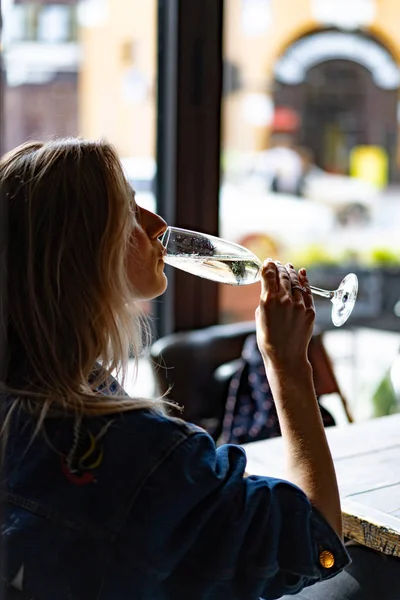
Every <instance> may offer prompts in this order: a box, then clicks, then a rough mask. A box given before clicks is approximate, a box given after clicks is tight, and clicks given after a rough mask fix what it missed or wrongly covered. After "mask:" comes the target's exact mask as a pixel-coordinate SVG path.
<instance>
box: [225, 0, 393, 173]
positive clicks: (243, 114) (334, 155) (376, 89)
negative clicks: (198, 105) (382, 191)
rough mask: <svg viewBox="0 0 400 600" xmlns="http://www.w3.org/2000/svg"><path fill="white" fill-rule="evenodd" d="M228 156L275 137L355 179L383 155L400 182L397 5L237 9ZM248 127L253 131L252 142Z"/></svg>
mask: <svg viewBox="0 0 400 600" xmlns="http://www.w3.org/2000/svg"><path fill="white" fill-rule="evenodd" d="M226 5H227V11H226V28H225V29H226V37H225V39H226V56H227V58H228V59H229V62H230V63H231V65H234V67H235V73H236V86H234V87H233V88H232V89H231V93H230V95H229V96H227V97H226V102H225V118H224V132H225V145H226V148H227V149H230V148H234V149H235V150H236V151H237V150H239V149H240V150H241V151H243V152H246V151H252V150H256V149H258V150H260V149H264V148H266V147H268V145H269V143H270V136H271V133H273V132H278V133H281V132H286V133H290V134H291V135H292V137H293V143H294V144H295V145H297V146H302V147H305V148H307V149H308V151H309V152H310V153H311V154H312V155H313V156H314V160H315V162H316V163H317V164H319V166H321V167H323V168H325V169H327V170H329V171H332V172H339V173H340V172H341V173H346V172H348V171H349V168H350V163H351V151H352V149H353V148H355V147H358V146H373V147H376V146H377V147H379V148H381V149H382V148H383V149H384V150H385V152H386V153H388V154H389V156H390V160H389V175H390V177H391V178H392V179H393V178H396V177H397V156H398V128H399V123H398V119H399V85H400V73H399V64H400V37H399V35H398V27H397V23H398V22H399V19H400V3H399V2H398V0H351V1H350V2H349V1H346V0H229V2H227V3H226ZM243 121H246V123H247V124H248V127H247V135H246V136H243Z"/></svg>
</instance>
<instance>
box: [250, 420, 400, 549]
mask: <svg viewBox="0 0 400 600" xmlns="http://www.w3.org/2000/svg"><path fill="white" fill-rule="evenodd" d="M326 434H327V438H328V442H329V446H330V448H331V452H332V456H333V459H334V463H335V468H336V474H337V478H338V483H339V490H340V496H341V501H342V512H343V534H344V535H345V536H346V537H349V538H351V539H353V540H354V541H356V542H358V543H359V544H363V545H365V546H368V547H370V548H374V549H375V550H378V551H380V552H383V553H385V554H389V555H392V556H398V557H400V414H396V415H393V416H390V417H382V418H380V419H373V420H371V421H365V422H362V423H357V424H353V425H344V426H341V427H330V428H327V429H326ZM244 448H245V450H246V454H247V457H248V463H247V468H246V471H247V472H248V473H251V474H253V475H270V476H274V477H280V478H283V479H284V478H285V460H284V449H283V440H282V438H274V439H271V440H265V441H262V442H254V443H252V444H246V445H245V446H244Z"/></svg>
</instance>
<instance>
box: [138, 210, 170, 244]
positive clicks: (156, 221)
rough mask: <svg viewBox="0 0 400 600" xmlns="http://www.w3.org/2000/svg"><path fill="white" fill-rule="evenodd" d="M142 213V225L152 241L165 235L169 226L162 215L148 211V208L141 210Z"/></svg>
mask: <svg viewBox="0 0 400 600" xmlns="http://www.w3.org/2000/svg"><path fill="white" fill-rule="evenodd" d="M140 212H141V219H140V221H141V225H142V227H143V229H144V230H145V231H146V233H147V235H148V236H149V238H150V239H157V238H158V237H160V235H162V234H163V233H164V231H165V230H166V229H167V227H168V225H167V223H166V222H165V221H164V219H163V218H162V217H160V215H157V214H156V213H153V212H151V211H150V210H147V209H146V208H142V207H141V208H140Z"/></svg>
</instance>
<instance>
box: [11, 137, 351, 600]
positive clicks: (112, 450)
mask: <svg viewBox="0 0 400 600" xmlns="http://www.w3.org/2000/svg"><path fill="white" fill-rule="evenodd" d="M0 190H1V199H2V201H3V202H5V203H6V206H7V210H8V244H7V263H6V264H7V274H8V307H7V309H8V310H7V311H6V309H5V307H4V306H3V308H2V311H3V314H2V315H1V319H2V320H3V321H4V322H7V335H8V350H9V351H8V364H7V370H6V375H5V377H4V381H3V382H2V387H3V392H4V394H3V395H4V425H3V431H2V437H3V443H4V445H5V456H4V481H3V483H4V486H5V490H6V493H7V495H6V499H7V503H6V505H5V514H4V521H3V525H2V541H3V544H4V546H3V552H4V556H5V560H4V561H3V562H2V565H1V569H2V576H3V579H4V580H5V581H6V583H7V586H8V592H9V594H10V593H11V590H16V589H18V590H22V593H23V594H24V596H23V597H25V598H29V599H33V600H54V599H55V598H57V600H64V599H68V600H72V599H82V600H90V599H91V598H93V599H95V598H96V599H98V600H105V599H110V600H116V599H118V600H120V599H121V600H123V599H125V598H129V599H131V598H135V599H143V600H147V599H149V600H150V599H151V600H158V599H160V600H161V599H169V598H171V599H173V600H177V599H178V600H179V599H180V598H185V599H188V598H191V599H206V598H207V599H209V600H217V599H225V598H226V599H228V598H229V599H232V598H243V599H246V600H251V599H253V598H254V599H256V598H259V597H263V598H267V599H269V598H279V597H281V596H282V595H283V594H285V593H292V594H293V593H296V592H298V591H300V590H301V589H302V588H303V587H304V586H310V585H312V584H314V583H315V582H317V581H320V580H321V579H326V578H330V577H332V576H334V575H335V574H337V573H338V572H339V571H341V569H343V568H344V567H345V566H346V565H347V564H348V560H349V559H348V555H347V552H346V551H345V549H344V547H343V545H342V542H341V513H340V503H339V496H338V490H337V484H336V477H335V472H334V468H333V463H332V459H331V456H330V452H329V449H328V446H327V442H326V438H325V433H324V429H323V426H322V422H321V417H320V413H319V409H318V404H317V402H316V398H315V394H314V388H313V381H312V372H311V367H310V364H309V362H308V360H307V347H308V343H309V340H310V337H311V333H312V329H313V323H314V316H315V315H314V306H313V299H312V295H311V292H310V288H309V284H308V280H307V276H306V273H305V271H304V270H301V271H300V272H299V273H297V272H296V271H295V270H294V268H293V267H292V266H291V265H287V266H286V267H283V266H282V265H280V264H279V263H273V262H272V261H266V263H265V264H264V267H263V275H262V286H261V297H260V303H259V306H258V308H257V310H256V321H257V340H258V346H259V349H260V351H261V354H262V356H263V359H264V363H265V367H266V370H267V374H268V379H269V381H270V385H271V389H272V391H273V394H274V398H275V402H276V405H277V409H278V415H279V419H280V425H281V430H282V435H283V436H284V439H285V440H286V447H287V454H288V480H289V481H279V480H276V479H271V478H266V477H255V476H246V474H245V466H246V458H245V454H244V451H243V450H242V449H241V448H240V447H238V446H229V445H228V446H222V447H220V448H218V449H216V447H215V444H214V442H213V441H212V439H211V438H210V437H209V436H208V435H207V434H206V433H205V432H204V431H203V430H201V429H199V428H197V427H195V426H192V425H190V424H188V423H185V422H183V421H181V420H179V419H173V418H170V417H168V416H166V415H165V414H164V413H165V406H166V404H165V403H163V402H162V401H150V400H143V399H135V398H129V397H127V396H126V395H125V393H124V391H123V389H122V387H120V386H119V384H118V383H117V382H116V380H115V379H113V377H112V376H111V373H115V372H116V373H117V374H118V375H119V376H120V379H121V380H123V375H124V368H125V366H126V362H127V358H128V351H129V347H131V349H132V351H133V352H134V354H135V356H138V353H139V349H140V343H139V342H140V340H141V339H142V337H143V335H142V334H143V327H142V325H141V316H140V311H139V308H138V306H139V301H140V300H145V299H151V298H154V297H157V296H159V295H160V294H162V293H163V292H164V290H165V288H166V286H167V280H166V277H165V275H164V272H163V266H164V264H163V247H162V246H161V243H160V241H159V237H160V235H161V234H162V233H163V232H164V231H165V228H166V224H165V222H164V221H163V220H162V219H161V218H160V217H159V216H157V215H155V214H153V213H151V212H149V211H147V210H145V209H143V208H140V207H139V206H137V204H136V202H135V198H134V193H133V192H132V190H131V188H130V187H129V185H128V184H127V182H126V180H125V178H124V175H123V172H122V170H121V166H120V163H119V161H118V158H117V156H116V153H115V151H114V149H113V148H112V147H111V146H110V145H109V144H107V143H104V142H92V141H84V140H79V139H67V140H56V141H51V142H47V143H40V142H37V143H36V142H30V143H27V144H24V145H23V146H20V147H19V148H17V149H15V150H14V151H12V152H10V153H9V154H8V155H6V156H5V157H3V159H2V160H1V162H0ZM2 259H3V260H4V253H3V257H2Z"/></svg>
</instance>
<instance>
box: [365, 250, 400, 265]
mask: <svg viewBox="0 0 400 600" xmlns="http://www.w3.org/2000/svg"><path fill="white" fill-rule="evenodd" d="M368 262H369V264H370V265H371V266H380V267H382V266H385V267H386V266H387V267H393V266H400V250H399V251H396V250H393V249H391V248H385V247H383V246H382V247H378V248H373V249H372V250H371V251H370V255H369V260H368Z"/></svg>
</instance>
